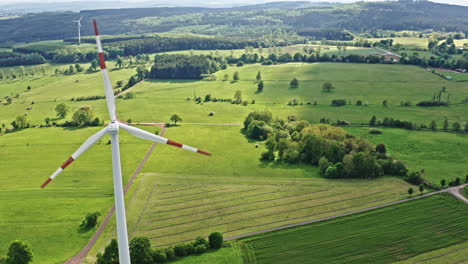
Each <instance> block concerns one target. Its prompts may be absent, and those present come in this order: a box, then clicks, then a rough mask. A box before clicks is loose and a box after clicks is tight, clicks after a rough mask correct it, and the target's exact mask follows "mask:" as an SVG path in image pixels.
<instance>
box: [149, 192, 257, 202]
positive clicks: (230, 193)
mask: <svg viewBox="0 0 468 264" xmlns="http://www.w3.org/2000/svg"><path fill="white" fill-rule="evenodd" d="M259 189H260V188H254V189H247V190H242V191H236V192H228V193H222V194H220V195H216V196H210V197H202V198H197V199H191V200H190V201H199V200H204V199H209V198H213V197H222V196H228V195H232V194H238V193H243V192H249V191H256V190H259ZM226 190H229V189H226ZM213 192H214V191H213ZM186 202H187V201H179V202H175V203H168V204H159V205H158V206H168V205H174V204H181V203H186ZM151 204H154V203H151Z"/></svg>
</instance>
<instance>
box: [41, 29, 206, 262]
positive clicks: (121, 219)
mask: <svg viewBox="0 0 468 264" xmlns="http://www.w3.org/2000/svg"><path fill="white" fill-rule="evenodd" d="M93 23H94V32H95V33H96V44H97V48H98V54H99V62H100V65H101V73H102V76H103V80H104V90H105V93H106V101H107V108H108V110H109V115H110V123H109V124H108V126H107V127H106V128H104V129H102V130H101V131H99V132H97V133H96V134H94V135H92V136H91V137H90V138H88V139H87V140H86V141H85V142H84V143H83V145H81V146H80V147H79V148H78V149H77V150H76V151H75V153H73V154H72V155H71V157H70V158H69V159H68V160H67V161H65V163H63V164H62V166H60V167H59V168H58V169H57V170H56V171H55V172H54V173H53V174H52V175H51V176H50V177H49V178H48V179H47V180H46V181H45V182H44V184H42V186H41V188H44V187H45V186H46V185H47V184H49V183H50V182H51V181H52V180H53V179H55V177H57V175H59V174H60V173H61V172H62V171H63V170H64V169H65V168H66V167H67V166H68V165H70V164H71V163H72V162H73V161H75V160H76V159H77V158H78V157H79V156H80V155H81V154H83V153H84V152H85V151H86V150H88V149H89V148H90V147H91V146H93V145H94V144H96V142H98V141H99V140H100V139H101V138H102V137H103V136H104V135H106V134H109V135H110V136H111V143H112V169H113V175H114V177H113V178H114V198H115V209H116V213H117V236H118V241H119V261H120V263H121V264H130V254H129V248H128V236H127V223H126V218H125V204H124V193H123V187H122V170H121V165H120V148H119V130H120V129H123V130H126V131H128V132H130V134H132V135H134V136H136V137H139V138H142V139H146V140H150V141H154V142H157V143H161V144H167V145H171V146H175V147H178V148H182V149H185V150H188V151H192V152H196V153H200V154H204V155H207V156H211V154H210V153H208V152H205V151H202V150H199V149H196V148H194V147H190V146H187V145H184V144H181V143H177V142H175V141H172V140H169V139H167V138H163V137H160V136H157V135H154V134H152V133H149V132H147V131H144V130H141V129H139V128H136V127H132V126H129V125H126V124H123V123H120V122H119V121H118V120H117V117H116V114H115V101H114V93H113V91H112V86H111V82H110V79H109V73H108V71H107V68H106V62H105V60H104V53H103V50H102V45H101V39H100V37H99V30H98V27H97V23H96V20H94V21H93Z"/></svg>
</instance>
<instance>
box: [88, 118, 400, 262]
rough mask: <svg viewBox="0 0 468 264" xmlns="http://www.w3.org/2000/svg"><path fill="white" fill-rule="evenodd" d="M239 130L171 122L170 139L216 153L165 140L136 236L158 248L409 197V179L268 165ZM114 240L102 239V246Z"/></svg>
mask: <svg viewBox="0 0 468 264" xmlns="http://www.w3.org/2000/svg"><path fill="white" fill-rule="evenodd" d="M239 129H240V127H239V126H203V125H183V126H181V127H175V128H169V129H168V130H167V132H166V134H165V136H166V137H168V138H171V139H173V140H176V141H179V142H184V143H187V144H191V145H193V146H196V147H199V148H201V149H204V150H207V151H210V152H212V153H213V156H212V157H204V156H201V157H199V155H195V156H194V155H193V153H187V152H184V151H180V150H178V149H174V148H170V147H165V146H158V148H157V152H156V153H154V154H153V155H152V156H151V157H150V159H149V160H148V162H147V164H146V165H145V167H144V169H143V174H142V175H141V176H140V177H141V178H140V180H139V182H138V183H137V184H136V185H135V188H134V190H135V193H134V195H132V196H131V197H132V198H131V199H130V200H129V201H128V203H127V208H128V215H129V219H128V222H129V231H130V232H131V233H132V236H137V235H145V236H148V237H149V238H150V239H151V240H152V244H153V246H155V247H158V246H164V245H168V244H175V243H177V242H182V241H188V240H193V239H194V238H195V237H197V236H205V235H208V234H209V233H211V232H214V231H220V232H223V233H224V234H225V236H231V235H237V234H241V233H245V232H250V231H255V230H259V229H264V228H269V227H273V226H278V225H282V224H288V223H295V222H300V221H305V220H310V219H317V218H321V217H325V216H329V215H334V214H337V213H341V212H348V211H352V210H355V209H359V208H365V207H369V206H372V205H376V204H379V203H383V202H387V201H394V200H398V199H401V198H406V197H407V196H408V195H407V192H406V191H407V189H408V187H409V185H408V184H407V183H405V182H404V181H402V180H400V179H398V178H394V177H384V178H381V179H378V180H370V181H369V180H327V179H324V178H322V177H320V176H319V175H318V171H317V168H315V167H311V166H306V165H302V166H298V165H287V164H276V165H267V164H263V163H262V162H260V161H259V159H258V157H259V155H260V153H261V152H262V151H263V150H262V149H261V148H255V142H249V140H248V139H246V138H245V137H244V136H243V135H242V134H240V133H239ZM233 155H235V157H236V159H232V156H233ZM174 160H177V162H176V163H174ZM155 172H157V173H155ZM109 229H110V230H108V232H107V234H110V235H113V232H112V231H111V230H114V227H113V226H110V228H109ZM108 239H109V237H108V236H105V237H103V238H102V240H101V242H100V246H101V247H102V246H103V244H104V243H103V242H105V241H108ZM99 249H101V248H100V247H97V248H96V249H94V250H99ZM91 255H95V253H94V254H91Z"/></svg>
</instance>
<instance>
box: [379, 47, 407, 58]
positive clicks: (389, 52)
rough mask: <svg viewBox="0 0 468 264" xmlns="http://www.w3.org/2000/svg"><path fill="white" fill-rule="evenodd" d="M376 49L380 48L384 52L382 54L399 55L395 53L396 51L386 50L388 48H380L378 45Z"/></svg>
mask: <svg viewBox="0 0 468 264" xmlns="http://www.w3.org/2000/svg"><path fill="white" fill-rule="evenodd" d="M375 48H376V49H377V50H380V51H382V52H383V53H385V54H384V55H390V56H396V57H401V56H400V55H398V54H396V53H393V52H391V51H388V50H385V49H382V48H380V47H375Z"/></svg>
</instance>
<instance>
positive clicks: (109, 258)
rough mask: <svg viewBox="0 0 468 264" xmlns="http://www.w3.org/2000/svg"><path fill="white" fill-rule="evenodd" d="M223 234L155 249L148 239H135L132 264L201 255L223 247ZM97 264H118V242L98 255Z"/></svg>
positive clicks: (132, 247)
mask: <svg viewBox="0 0 468 264" xmlns="http://www.w3.org/2000/svg"><path fill="white" fill-rule="evenodd" d="M223 240H224V238H223V234H221V233H219V232H213V233H211V234H210V235H209V237H208V240H206V239H205V238H203V237H197V238H196V239H195V241H194V242H192V243H181V244H177V245H175V246H173V247H172V246H171V247H167V248H157V249H153V248H152V247H151V242H150V240H149V239H148V238H147V237H135V238H133V239H132V240H131V241H130V244H129V248H130V258H131V261H132V263H138V264H153V263H165V262H169V261H174V260H177V259H180V258H183V257H186V256H190V255H200V254H203V253H205V252H207V251H209V250H217V249H220V248H221V247H222V246H223ZM96 257H97V264H114V263H118V259H119V252H118V244H117V240H115V239H113V240H112V241H111V242H110V244H109V245H108V246H106V248H105V250H104V252H103V253H98V254H97V256H96Z"/></svg>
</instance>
